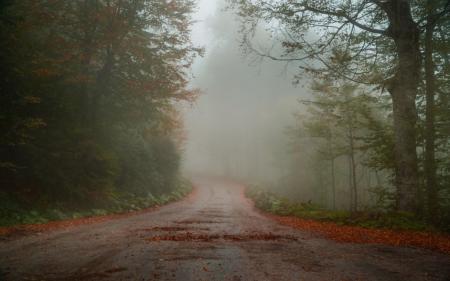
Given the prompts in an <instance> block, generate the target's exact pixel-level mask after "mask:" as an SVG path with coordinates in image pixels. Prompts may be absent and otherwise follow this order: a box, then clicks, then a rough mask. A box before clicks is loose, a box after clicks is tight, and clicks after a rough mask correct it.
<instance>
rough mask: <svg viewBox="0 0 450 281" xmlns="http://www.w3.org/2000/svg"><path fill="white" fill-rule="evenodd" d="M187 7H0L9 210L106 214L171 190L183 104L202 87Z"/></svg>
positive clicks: (161, 199)
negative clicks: (194, 69) (191, 82)
mask: <svg viewBox="0 0 450 281" xmlns="http://www.w3.org/2000/svg"><path fill="white" fill-rule="evenodd" d="M2 3H3V2H2ZM192 8H193V2H192V1H189V0H182V1H177V3H176V5H175V3H174V2H167V1H159V0H142V1H115V0H114V1H107V2H105V1H99V0H94V1H91V0H76V1H63V0H57V1H48V0H39V1H34V0H33V1H31V0H23V1H18V0H13V1H7V3H6V2H5V3H3V4H2V5H1V6H0V47H1V49H2V52H1V53H0V91H1V95H0V130H1V132H2V134H1V136H0V192H2V193H3V194H6V195H5V196H7V198H9V199H5V200H4V201H11V202H14V204H15V205H14V206H10V207H8V208H6V207H5V208H4V209H2V214H1V216H2V218H3V217H8V216H9V217H11V215H12V214H13V213H14V214H17V215H18V216H19V218H15V219H13V221H14V220H15V221H18V222H25V221H26V222H29V221H37V218H38V217H45V218H49V219H53V218H55V219H57V218H59V217H65V216H66V215H65V214H70V215H68V216H69V217H79V216H85V215H88V214H91V211H86V212H87V213H83V212H75V211H76V210H77V209H80V210H81V209H82V210H92V209H95V211H92V212H93V214H102V213H104V211H103V210H115V209H118V210H119V209H120V210H127V209H130V208H132V209H136V208H142V207H144V206H149V205H152V204H158V203H165V202H167V201H169V200H171V198H172V197H173V196H175V195H172V194H171V192H172V191H174V190H176V188H177V187H178V184H179V183H178V179H179V171H178V170H179V161H180V157H179V153H180V134H181V133H180V131H181V125H180V123H179V122H178V120H177V111H176V102H177V101H192V100H193V98H194V96H195V93H194V91H189V90H187V89H186V85H187V70H188V68H189V66H190V64H191V62H192V59H193V58H194V57H195V56H196V55H198V54H199V53H200V50H199V49H197V48H195V47H194V46H193V45H192V44H191V42H190V37H189V26H190V23H191V21H190V14H191V11H192ZM164 194H165V196H163V195H164ZM6 205H7V204H6ZM8 210H9V211H8ZM35 210H39V212H38V214H35V213H31V212H35ZM45 210H56V211H48V212H47V211H45Z"/></svg>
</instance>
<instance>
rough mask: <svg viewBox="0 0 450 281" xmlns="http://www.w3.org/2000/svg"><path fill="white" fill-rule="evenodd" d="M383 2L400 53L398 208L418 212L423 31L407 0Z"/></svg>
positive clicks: (393, 88)
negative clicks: (418, 101) (418, 107)
mask: <svg viewBox="0 0 450 281" xmlns="http://www.w3.org/2000/svg"><path fill="white" fill-rule="evenodd" d="M384 5H385V6H384V9H385V11H386V13H387V14H388V17H389V22H390V25H389V28H388V30H387V35H388V36H390V37H391V38H392V39H393V40H394V42H395V45H396V49H397V50H396V51H397V56H398V67H397V71H396V73H395V76H394V78H393V79H392V81H390V84H389V85H388V90H389V92H390V94H391V96H392V104H393V113H394V133H395V184H396V187H397V209H398V210H402V211H410V212H416V210H417V196H416V195H417V189H418V183H419V181H418V168H417V152H416V120H417V116H416V101H415V100H416V96H417V88H418V85H419V80H420V67H421V64H420V61H421V58H420V49H419V35H420V31H419V29H418V26H417V23H415V22H414V20H413V19H412V16H411V8H410V5H409V1H408V0H392V1H387V2H385V4H384Z"/></svg>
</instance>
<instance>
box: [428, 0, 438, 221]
mask: <svg viewBox="0 0 450 281" xmlns="http://www.w3.org/2000/svg"><path fill="white" fill-rule="evenodd" d="M430 2H431V1H430V0H429V1H428V6H429V9H428V17H427V27H426V30H425V84H426V88H425V91H426V96H425V100H426V108H425V115H426V121H425V181H426V190H427V203H428V204H427V205H428V217H429V219H430V220H434V219H435V218H436V215H437V206H438V198H437V197H438V196H437V181H436V163H435V156H434V151H435V134H436V132H435V125H434V110H435V101H434V96H435V80H434V79H435V77H434V68H435V67H434V61H433V32H434V27H435V23H434V16H433V12H434V9H432V8H431V3H430Z"/></svg>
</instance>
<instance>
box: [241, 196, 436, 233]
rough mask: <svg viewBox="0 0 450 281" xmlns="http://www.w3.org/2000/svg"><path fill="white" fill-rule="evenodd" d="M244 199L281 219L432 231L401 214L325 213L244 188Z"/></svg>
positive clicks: (419, 221) (406, 214) (417, 220)
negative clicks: (290, 218)
mask: <svg viewBox="0 0 450 281" xmlns="http://www.w3.org/2000/svg"><path fill="white" fill-rule="evenodd" d="M246 196H247V197H248V198H250V199H252V200H253V201H254V202H255V206H256V207H257V208H259V209H261V210H264V211H266V212H270V213H273V214H276V215H281V216H294V217H299V218H304V219H311V220H318V221H328V222H335V223H337V224H341V225H353V226H361V227H366V228H387V229H397V230H417V231H423V230H433V231H434V230H435V229H434V228H433V227H432V226H430V225H428V224H427V223H425V222H424V221H422V220H421V219H419V218H416V217H415V216H414V215H412V214H409V213H404V212H395V211H387V212H379V211H378V212H375V211H361V212H354V213H352V212H349V211H343V210H338V211H334V210H328V209H325V208H322V207H320V206H318V205H315V204H311V203H300V202H292V201H290V200H288V199H286V198H281V197H279V196H278V195H276V194H274V193H272V192H269V191H265V190H263V189H261V188H258V187H249V188H247V189H246Z"/></svg>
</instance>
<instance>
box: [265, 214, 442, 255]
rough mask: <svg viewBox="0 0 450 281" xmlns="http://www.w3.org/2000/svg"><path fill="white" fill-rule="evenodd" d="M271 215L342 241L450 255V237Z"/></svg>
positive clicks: (300, 227)
mask: <svg viewBox="0 0 450 281" xmlns="http://www.w3.org/2000/svg"><path fill="white" fill-rule="evenodd" d="M268 216H269V217H270V218H272V219H275V220H276V221H278V222H280V223H282V224H284V225H288V226H291V227H294V228H297V229H301V230H307V231H311V232H314V233H318V234H320V235H322V236H324V237H326V238H329V239H332V240H335V241H338V242H347V243H364V244H383V245H391V246H407V247H408V246H409V247H419V248H425V249H431V250H437V251H441V252H444V253H448V254H450V236H449V235H445V234H437V233H430V232H420V231H406V230H403V231H402V230H391V229H370V228H363V227H359V226H346V225H338V224H336V223H332V222H320V221H314V220H307V219H302V218H297V217H283V216H275V215H268Z"/></svg>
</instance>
